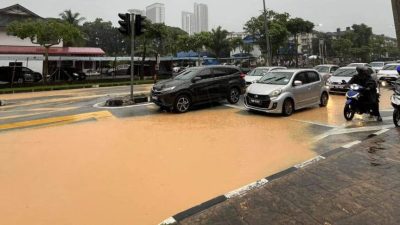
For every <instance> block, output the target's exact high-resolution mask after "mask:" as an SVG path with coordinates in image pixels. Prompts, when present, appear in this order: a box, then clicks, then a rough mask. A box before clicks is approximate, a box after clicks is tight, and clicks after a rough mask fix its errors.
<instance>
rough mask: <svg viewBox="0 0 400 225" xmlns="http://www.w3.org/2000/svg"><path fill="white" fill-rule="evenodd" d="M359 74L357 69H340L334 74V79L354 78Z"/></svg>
mask: <svg viewBox="0 0 400 225" xmlns="http://www.w3.org/2000/svg"><path fill="white" fill-rule="evenodd" d="M356 74H357V70H356V69H338V70H336V72H335V73H334V74H333V76H334V77H353V76H354V75H356Z"/></svg>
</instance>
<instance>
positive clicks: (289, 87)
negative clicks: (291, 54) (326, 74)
mask: <svg viewBox="0 0 400 225" xmlns="http://www.w3.org/2000/svg"><path fill="white" fill-rule="evenodd" d="M328 101H329V93H328V88H327V87H326V86H325V81H323V79H322V76H321V74H319V73H318V72H317V71H316V70H312V69H297V70H277V71H272V72H269V73H268V74H266V75H265V76H263V77H262V78H261V79H260V80H258V81H257V82H256V83H253V84H252V85H250V86H249V87H248V88H247V90H246V94H245V96H244V104H245V108H246V109H248V110H254V111H260V112H267V113H281V114H283V115H284V116H290V115H292V114H293V112H294V111H295V110H298V109H303V108H307V107H311V106H315V105H320V106H321V107H325V106H327V105H328Z"/></svg>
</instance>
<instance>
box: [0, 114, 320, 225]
mask: <svg viewBox="0 0 400 225" xmlns="http://www.w3.org/2000/svg"><path fill="white" fill-rule="evenodd" d="M310 139H311V138H310V137H309V134H308V132H307V125H306V124H304V123H298V122H294V121H291V120H288V119H286V118H282V117H268V116H245V115H242V114H239V113H238V110H236V109H226V108H222V107H221V108H212V109H210V110H207V109H205V110H198V111H195V112H190V113H186V114H182V115H176V114H170V113H163V114H160V115H153V116H144V117H140V118H131V119H121V120H106V121H101V122H97V123H90V124H78V125H69V126H62V127H52V128H44V129H38V130H26V131H18V132H12V133H5V134H2V135H0V143H1V150H0V171H1V172H0V183H1V188H0V196H2V200H1V201H0V218H1V220H2V224H13V225H25V224H30V225H39V224H40V225H53V224H58V225H64V224H65V225H66V224H96V225H110V224H118V225H125V224H126V225H128V224H129V225H132V224H133V225H134V224H138V225H147V224H149V225H150V224H158V223H159V222H161V221H162V220H164V219H165V218H167V217H169V216H171V215H174V214H175V213H178V212H180V211H182V210H185V209H188V208H190V207H192V206H194V205H197V204H199V203H201V202H204V201H206V200H209V199H211V198H213V197H215V196H218V195H221V194H224V193H227V192H229V191H232V190H234V189H237V188H239V187H241V186H244V185H246V184H249V183H252V182H254V181H255V180H258V179H260V178H263V177H266V176H267V175H270V174H273V173H275V172H278V171H281V170H283V169H286V168H288V167H290V166H292V165H295V164H298V163H300V162H303V161H305V160H308V159H310V158H313V157H315V153H314V152H313V151H311V150H309V149H310V147H309V145H308V143H309V141H310Z"/></svg>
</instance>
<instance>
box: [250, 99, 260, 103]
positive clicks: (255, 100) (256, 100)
mask: <svg viewBox="0 0 400 225" xmlns="http://www.w3.org/2000/svg"><path fill="white" fill-rule="evenodd" d="M250 102H251V103H255V104H260V103H261V101H260V100H258V99H250Z"/></svg>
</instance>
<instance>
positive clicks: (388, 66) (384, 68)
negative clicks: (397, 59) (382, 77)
mask: <svg viewBox="0 0 400 225" xmlns="http://www.w3.org/2000/svg"><path fill="white" fill-rule="evenodd" d="M398 66H400V64H399V65H386V66H385V67H383V69H382V70H397V67H398Z"/></svg>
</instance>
